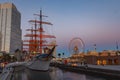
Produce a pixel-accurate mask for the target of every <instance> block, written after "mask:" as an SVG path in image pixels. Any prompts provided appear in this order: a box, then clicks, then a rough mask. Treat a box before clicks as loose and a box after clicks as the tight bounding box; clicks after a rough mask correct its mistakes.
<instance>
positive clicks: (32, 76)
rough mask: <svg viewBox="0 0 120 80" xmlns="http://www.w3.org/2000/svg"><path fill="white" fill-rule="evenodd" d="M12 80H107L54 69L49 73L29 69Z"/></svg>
mask: <svg viewBox="0 0 120 80" xmlns="http://www.w3.org/2000/svg"><path fill="white" fill-rule="evenodd" d="M11 80H106V79H104V78H97V77H94V76H88V75H85V74H78V73H73V72H68V71H63V70H60V69H59V68H54V67H52V68H51V69H50V71H49V72H39V71H33V70H29V69H25V70H20V71H17V72H15V73H14V75H13V78H12V79H11Z"/></svg>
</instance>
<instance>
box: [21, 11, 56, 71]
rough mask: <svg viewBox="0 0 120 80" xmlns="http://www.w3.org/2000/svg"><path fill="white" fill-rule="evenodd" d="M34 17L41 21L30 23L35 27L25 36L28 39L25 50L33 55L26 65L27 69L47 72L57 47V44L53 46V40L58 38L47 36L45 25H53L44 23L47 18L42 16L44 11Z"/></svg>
mask: <svg viewBox="0 0 120 80" xmlns="http://www.w3.org/2000/svg"><path fill="white" fill-rule="evenodd" d="M34 15H36V16H38V17H39V20H37V19H35V20H30V21H29V22H30V23H31V24H32V25H33V27H32V28H31V29H27V30H26V31H28V32H30V33H29V34H26V35H25V37H27V38H28V39H27V40H24V41H23V42H24V43H23V46H24V50H26V51H28V53H29V54H30V55H33V56H32V58H31V60H30V61H28V63H27V64H26V67H28V68H29V69H33V70H41V71H47V70H48V69H49V64H50V61H51V59H52V57H53V52H54V49H55V46H56V44H52V40H54V41H55V38H56V37H55V36H54V35H50V34H46V32H45V29H44V26H43V24H45V25H52V24H51V23H50V22H45V21H43V17H47V16H45V15H43V14H42V10H40V14H34ZM45 27H47V26H45ZM51 39H52V40H51ZM49 41H51V42H49Z"/></svg>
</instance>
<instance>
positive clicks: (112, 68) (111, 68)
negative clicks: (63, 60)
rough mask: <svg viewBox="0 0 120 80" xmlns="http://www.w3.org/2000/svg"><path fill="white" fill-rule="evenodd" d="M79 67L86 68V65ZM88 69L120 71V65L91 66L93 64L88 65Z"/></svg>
mask: <svg viewBox="0 0 120 80" xmlns="http://www.w3.org/2000/svg"><path fill="white" fill-rule="evenodd" d="M79 66H84V65H79ZM88 67H91V68H100V69H109V70H117V71H120V65H104V66H103V65H91V64H88Z"/></svg>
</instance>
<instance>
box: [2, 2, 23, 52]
mask: <svg viewBox="0 0 120 80" xmlns="http://www.w3.org/2000/svg"><path fill="white" fill-rule="evenodd" d="M20 24H21V14H20V12H19V11H18V10H17V8H16V7H15V5H14V4H13V3H3V4H0V34H1V37H0V38H1V39H0V40H1V43H0V51H6V52H10V53H13V52H14V51H15V50H16V49H20V50H21V46H22V38H21V35H22V33H21V32H22V31H21V28H20V26H21V25H20Z"/></svg>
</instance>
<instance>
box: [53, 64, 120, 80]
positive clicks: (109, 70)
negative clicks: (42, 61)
mask: <svg viewBox="0 0 120 80" xmlns="http://www.w3.org/2000/svg"><path fill="white" fill-rule="evenodd" d="M51 66H55V67H59V68H60V69H64V70H68V71H72V72H77V73H86V74H90V75H95V76H103V77H106V78H114V79H118V80H120V65H104V66H103V65H90V64H88V65H87V67H86V66H85V65H78V66H71V65H66V64H60V63H52V64H51Z"/></svg>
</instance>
